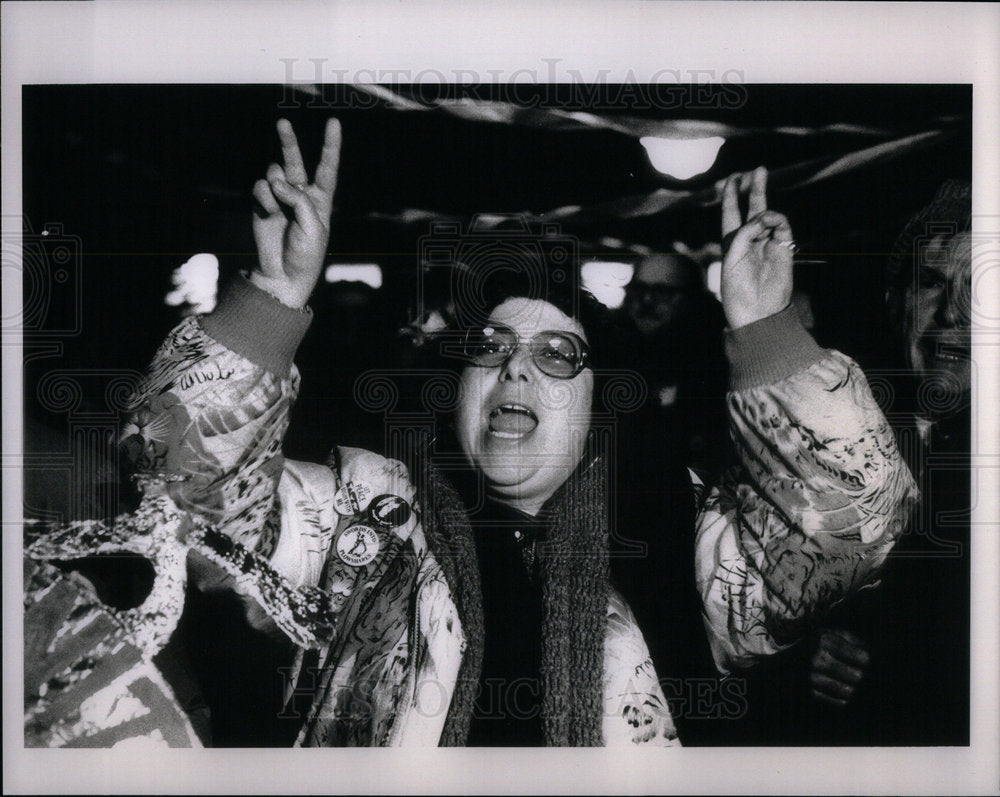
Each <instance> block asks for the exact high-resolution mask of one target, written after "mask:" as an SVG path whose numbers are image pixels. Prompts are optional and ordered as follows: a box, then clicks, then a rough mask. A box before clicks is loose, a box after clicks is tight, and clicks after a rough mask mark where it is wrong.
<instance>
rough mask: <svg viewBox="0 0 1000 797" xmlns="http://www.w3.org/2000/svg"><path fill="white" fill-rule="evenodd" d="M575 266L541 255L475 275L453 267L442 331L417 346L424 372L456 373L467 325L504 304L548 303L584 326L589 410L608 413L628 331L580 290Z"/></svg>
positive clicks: (442, 301)
mask: <svg viewBox="0 0 1000 797" xmlns="http://www.w3.org/2000/svg"><path fill="white" fill-rule="evenodd" d="M579 274H580V272H579V267H578V264H577V263H576V262H565V261H563V262H559V263H553V262H552V259H551V258H549V257H547V256H546V255H544V254H541V255H539V254H538V253H534V252H526V253H524V254H523V256H522V255H521V253H519V254H518V257H517V258H516V259H511V260H510V261H508V262H505V263H500V264H496V265H494V267H493V268H490V269H483V270H480V271H478V272H476V271H473V270H472V269H470V268H468V267H466V266H464V265H461V264H456V265H455V266H453V274H452V279H451V282H450V286H451V287H450V290H449V291H448V292H447V294H448V295H446V296H439V297H437V302H436V304H437V306H436V307H425V312H430V311H432V310H437V312H438V313H439V314H440V315H441V317H442V318H443V319H444V320H445V321H446V322H447V326H445V327H444V328H443V329H440V330H437V331H435V332H434V333H432V334H429V335H427V336H426V338H425V339H424V340H423V344H422V345H421V349H422V359H423V364H424V366H425V367H427V368H429V369H432V370H437V369H441V370H446V371H451V372H453V373H457V372H460V371H461V370H462V369H463V368H464V367H465V361H464V360H462V359H461V358H460V357H459V356H458V352H457V344H458V343H459V341H460V340H461V338H462V336H463V335H464V332H465V330H467V329H468V328H469V327H470V326H473V325H476V324H482V323H485V322H486V321H487V319H488V318H489V316H490V315H491V313H492V312H493V311H494V310H495V309H496V308H497V307H498V306H500V305H501V304H503V303H504V302H505V301H507V300H509V299H514V298H525V299H536V300H540V301H544V302H547V303H548V304H550V305H552V306H553V307H555V308H556V309H558V310H559V311H560V312H562V313H563V314H565V315H566V316H567V317H569V318H573V319H574V320H576V321H577V322H578V323H579V324H580V326H582V327H583V330H584V333H585V335H586V338H587V343H588V346H589V348H590V354H591V356H590V368H591V369H592V371H593V373H594V394H593V411H594V412H595V413H601V412H604V411H606V410H608V409H609V408H608V407H607V406H606V404H607V402H606V401H605V398H606V395H605V394H606V393H607V390H606V388H607V387H608V385H607V381H608V379H609V378H610V377H611V376H612V375H613V374H612V373H611V372H612V371H613V369H616V368H620V367H621V363H622V362H623V361H624V358H623V356H622V355H623V353H624V352H625V350H626V348H625V347H626V345H627V344H626V336H627V330H626V328H625V327H624V325H623V320H622V319H621V318H620V317H617V316H615V315H614V314H613V313H611V311H609V310H608V309H607V308H606V307H605V306H604V305H602V304H601V303H600V302H598V301H597V299H595V298H594V296H593V294H591V293H590V292H589V291H588V290H586V289H585V288H583V287H582V284H581V282H580V278H579Z"/></svg>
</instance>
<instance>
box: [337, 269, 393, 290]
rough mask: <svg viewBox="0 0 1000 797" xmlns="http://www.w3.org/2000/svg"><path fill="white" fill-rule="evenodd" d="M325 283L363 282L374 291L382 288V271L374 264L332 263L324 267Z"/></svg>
mask: <svg viewBox="0 0 1000 797" xmlns="http://www.w3.org/2000/svg"><path fill="white" fill-rule="evenodd" d="M325 279H326V281H327V282H363V283H365V285H368V286H369V287H371V288H374V289H375V290H378V289H379V288H381V287H382V269H381V268H380V267H379V266H378V265H376V264H375V263H351V264H342V263H334V264H333V265H330V266H327V267H326V274H325Z"/></svg>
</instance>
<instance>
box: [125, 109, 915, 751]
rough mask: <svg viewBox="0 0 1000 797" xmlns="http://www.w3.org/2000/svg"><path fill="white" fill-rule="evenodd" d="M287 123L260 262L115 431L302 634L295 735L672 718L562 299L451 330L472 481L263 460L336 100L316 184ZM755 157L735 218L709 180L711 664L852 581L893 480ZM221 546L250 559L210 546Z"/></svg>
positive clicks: (660, 736) (349, 455) (526, 298)
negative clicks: (745, 201)
mask: <svg viewBox="0 0 1000 797" xmlns="http://www.w3.org/2000/svg"><path fill="white" fill-rule="evenodd" d="M278 134H279V137H280V139H281V144H282V152H283V159H284V165H283V166H278V165H276V164H272V165H271V166H270V167H269V169H268V171H267V175H266V179H262V180H259V181H258V182H257V183H256V185H255V186H254V192H253V193H254V197H255V199H256V200H257V202H258V204H259V208H258V212H257V214H256V215H255V217H254V221H253V224H254V234H255V239H256V242H257V246H258V254H259V268H258V269H256V270H254V271H253V272H252V273H251V274H250V275H249V277H248V278H245V279H243V278H241V279H239V280H237V281H235V282H234V283H232V284H231V285H230V286H229V287H228V289H227V290H226V291H225V292H224V294H223V296H222V297H221V299H220V302H219V305H218V307H217V309H216V310H215V312H214V313H212V314H211V315H208V316H204V317H201V318H191V319H188V320H186V321H185V322H183V323H182V324H181V325H180V326H179V327H178V328H177V329H175V330H174V331H173V332H172V333H171V335H170V336H169V337H168V339H167V341H166V342H165V343H164V345H163V346H162V347H161V349H160V351H159V352H158V353H157V355H156V358H155V359H154V362H153V365H152V366H151V369H150V372H149V374H148V375H147V378H146V380H145V382H144V383H143V385H142V387H141V388H140V391H139V393H138V394H137V396H136V397H135V399H134V402H133V407H134V410H135V411H134V413H133V416H132V421H131V424H130V425H128V426H127V427H126V431H125V433H124V434H123V443H124V446H125V449H126V451H127V452H129V454H130V455H131V458H132V459H133V461H134V463H135V465H136V467H137V469H138V470H139V471H140V473H143V474H145V478H147V479H150V480H151V481H152V482H154V483H159V484H160V485H161V486H160V487H159V488H158V490H159V491H160V492H165V493H166V494H167V495H169V498H170V500H172V502H173V503H174V504H175V505H176V507H179V509H180V511H181V513H182V514H184V513H186V515H187V516H188V517H190V518H192V519H194V521H193V522H194V524H195V526H196V527H197V528H198V529H201V527H202V526H204V525H205V524H209V525H211V526H212V527H213V528H212V530H213V533H217V532H221V535H224V539H225V540H227V542H226V543H225V544H216V545H215V547H214V549H211V550H209V549H207V548H205V547H204V546H202V547H201V548H197V546H196V548H197V550H194V551H192V552H191V553H190V554H189V567H190V570H191V572H192V574H193V578H194V579H195V580H196V582H197V583H199V584H200V585H201V586H202V587H203V588H211V587H213V586H214V587H215V588H224V589H229V588H232V589H235V590H236V592H237V593H241V594H243V595H245V596H249V597H245V598H244V600H245V602H246V606H247V614H248V618H249V619H250V621H251V623H253V624H256V625H258V626H260V627H262V628H263V627H267V626H271V625H273V622H272V621H275V622H277V624H278V625H279V626H280V627H281V628H282V629H283V630H284V631H285V632H286V633H292V635H293V637H294V638H295V639H296V640H297V641H298V643H299V645H300V649H299V655H298V659H297V665H296V671H295V674H294V675H293V677H292V678H291V679H290V680H289V691H288V694H289V699H290V700H291V701H292V703H293V704H295V700H296V699H297V698H302V697H304V698H305V702H306V703H307V704H308V706H309V708H308V711H307V714H306V716H305V719H304V722H303V725H302V728H301V731H300V733H299V736H298V743H299V744H304V745H401V744H424V745H439V744H440V745H462V744H548V745H600V744H615V743H654V744H662V745H670V744H674V743H676V731H675V726H674V722H673V720H672V718H671V715H670V711H669V709H668V707H667V703H666V701H665V699H664V694H663V691H662V689H661V687H660V684H659V683H658V681H657V674H656V673H655V672H654V668H653V666H652V663H651V661H650V659H649V654H648V649H647V645H646V643H645V641H644V638H643V634H642V632H641V631H640V630H639V628H638V627H637V625H636V623H635V621H634V619H633V615H632V612H631V611H630V609H629V607H628V606H627V604H626V603H625V601H624V600H623V599H622V598H621V597H620V595H619V593H618V592H617V591H616V590H615V589H613V588H612V587H611V586H610V584H609V576H608V537H609V527H610V525H611V524H610V521H609V504H610V503H611V500H610V499H612V498H614V497H618V498H620V499H621V498H623V497H625V496H627V488H628V485H616V484H615V483H614V482H613V481H612V477H611V475H610V474H612V473H613V470H611V469H610V466H611V465H612V464H613V463H610V462H609V458H608V457H607V456H606V455H603V454H602V451H601V447H600V445H598V444H597V443H596V442H595V435H593V434H591V433H590V432H591V417H592V407H593V403H594V401H595V393H594V380H595V375H599V366H597V365H595V364H594V363H593V362H592V360H591V354H590V349H591V348H592V347H593V346H594V344H595V343H596V341H593V340H591V339H590V338H589V337H588V335H589V334H590V333H591V332H592V330H589V329H588V328H587V327H586V326H585V325H584V324H583V323H581V321H580V318H579V317H575V315H578V314H574V313H573V312H571V309H572V308H570V307H569V306H564V307H563V308H560V306H558V303H554V301H550V300H548V299H547V298H545V297H541V296H539V295H537V294H535V295H533V294H531V293H524V292H522V293H521V294H520V295H518V293H517V292H513V293H510V292H508V295H504V296H502V297H500V298H498V299H497V300H496V301H495V302H494V303H492V304H491V306H490V307H489V308H487V309H488V314H487V315H486V317H485V318H481V319H477V323H473V324H471V325H470V326H469V328H468V329H466V330H464V331H463V333H464V334H463V335H462V336H461V338H460V345H459V346H458V350H457V351H458V354H459V355H460V356H462V357H463V358H464V366H463V368H462V371H461V377H460V387H461V390H460V393H459V395H460V398H459V402H458V408H457V412H456V414H455V438H456V441H457V445H458V447H459V449H460V451H461V454H462V457H463V459H464V463H465V464H466V465H467V466H469V467H467V468H465V469H464V471H465V473H466V474H471V475H472V476H474V478H473V479H464V478H463V477H462V476H458V477H457V478H456V477H455V476H454V474H453V473H452V474H447V473H444V472H442V471H443V468H444V465H445V464H446V463H447V461H448V460H434V461H432V460H433V459H434V458H433V457H424V458H422V459H419V460H416V461H415V462H414V463H410V464H411V470H410V471H408V470H407V468H406V467H405V466H404V465H403V464H402V463H401V462H397V461H394V460H387V459H385V458H383V457H381V456H378V455H375V454H373V453H370V452H366V451H361V450H357V449H346V448H338V449H336V450H335V451H334V453H333V454H332V455H331V458H330V460H329V462H328V463H327V464H326V465H311V464H305V463H298V462H292V461H284V460H283V459H282V457H281V453H280V452H281V439H282V435H283V433H284V430H285V428H286V425H287V415H288V408H289V406H290V404H291V402H292V400H293V399H294V396H295V392H296V388H297V385H298V373H297V371H296V370H295V368H294V366H293V365H292V362H291V361H292V356H293V354H294V352H295V349H296V346H297V345H298V342H299V340H300V339H301V337H302V335H303V334H304V332H305V330H306V328H307V327H308V325H309V321H310V311H309V310H308V309H307V308H306V303H307V301H308V299H309V296H310V294H311V292H312V290H313V288H314V286H315V284H316V281H317V279H318V276H319V274H320V271H321V268H322V265H323V259H324V255H325V251H326V244H327V240H328V235H329V218H330V212H331V207H332V200H333V193H334V189H335V186H336V176H337V166H338V157H339V144H340V128H339V125H338V124H337V122H336V121H333V120H331V121H330V122H329V123H328V125H327V130H326V138H325V143H324V147H323V153H322V156H321V159H320V163H319V166H318V168H317V171H316V174H315V178H314V180H313V182H311V183H310V182H309V181H308V176H307V173H306V171H305V168H304V165H303V162H302V158H301V155H300V153H299V149H298V146H297V143H296V140H295V136H294V133H293V131H292V129H291V126H290V125H289V124H288V122H286V121H284V120H282V121H280V122H279V123H278ZM765 179H766V175H765V173H764V172H763V171H762V170H758V172H756V173H755V174H754V176H753V180H752V186H751V190H750V198H749V213H748V216H749V220H748V221H746V222H745V223H744V221H743V218H742V215H741V212H740V208H739V201H738V186H737V181H736V180H734V179H730V181H729V182H728V183H727V185H726V188H725V192H724V201H723V232H724V233H725V234H726V235H727V237H731V242H730V245H729V251H728V254H727V256H726V260H725V264H724V268H723V286H722V290H723V302H724V309H725V313H726V317H727V321H728V322H729V325H730V327H731V332H730V333H729V340H728V344H727V345H728V350H729V356H730V360H731V365H732V369H733V387H734V391H735V392H733V393H732V394H731V395H730V400H729V403H730V410H731V413H732V417H733V425H734V430H735V433H736V436H737V443H738V447H739V448H740V450H741V453H742V455H743V458H744V461H745V464H746V465H747V468H748V474H747V479H748V481H747V483H745V484H739V485H736V484H732V485H728V486H725V487H723V488H720V489H718V490H715V491H713V493H712V494H711V496H710V498H709V500H708V501H707V502H706V504H705V508H704V509H703V510H702V512H701V514H700V516H699V519H698V531H697V534H698V539H697V562H686V563H681V565H682V566H683V569H685V570H687V571H688V572H690V570H691V569H695V571H696V575H697V579H698V587H697V588H698V590H700V593H701V597H702V600H703V602H704V605H703V611H704V615H705V622H706V627H707V629H708V633H709V639H710V643H711V647H712V652H713V654H714V656H715V660H716V663H717V665H718V666H719V667H720V669H722V670H723V671H728V670H729V669H731V668H733V667H738V666H746V665H748V664H751V663H753V661H755V660H756V659H757V658H759V657H761V656H766V655H768V654H770V653H773V652H774V651H776V650H779V649H781V648H782V647H785V646H787V645H788V644H791V643H792V642H793V641H794V639H795V638H796V636H797V635H798V634H799V633H800V632H801V629H802V628H803V627H804V625H805V624H807V623H809V622H810V621H811V620H812V618H813V617H814V616H815V615H816V614H817V613H819V612H822V611H823V610H824V609H825V608H827V607H828V606H829V605H830V604H831V603H833V602H836V601H838V600H840V599H842V598H843V597H844V596H846V595H847V594H849V593H850V592H851V591H853V590H855V589H856V588H858V587H859V586H862V585H863V584H865V583H866V582H867V581H869V580H870V579H871V577H872V575H873V574H874V572H875V570H876V569H877V567H878V566H879V564H880V563H881V561H882V559H883V558H884V556H885V554H886V552H887V551H888V549H889V548H890V547H891V545H892V541H893V539H894V535H895V534H896V533H898V529H899V525H900V519H901V517H902V513H903V512H904V509H905V504H906V503H907V500H908V499H909V498H910V497H911V492H912V483H911V481H910V479H909V475H908V474H907V472H906V470H905V467H904V466H903V465H902V463H901V462H900V459H899V455H898V452H897V451H896V449H895V445H894V442H893V440H892V437H891V433H890V432H889V430H888V427H887V426H886V425H885V423H884V419H883V418H882V417H881V415H880V414H879V412H878V410H877V408H876V406H875V404H874V402H873V401H872V399H871V396H870V394H869V392H868V390H867V386H866V385H865V383H864V379H863V377H862V376H861V374H860V372H859V371H858V369H857V367H856V366H855V365H854V364H853V363H851V362H850V361H849V360H847V358H845V357H843V356H842V355H839V354H837V353H833V352H823V351H822V350H820V349H819V348H818V347H817V346H816V344H815V343H814V342H813V341H812V339H811V338H809V336H808V334H807V333H806V332H805V331H804V330H803V329H802V328H801V326H800V325H798V324H797V322H796V320H795V317H794V315H793V312H792V311H791V310H789V309H788V304H789V299H790V295H791V263H792V251H791V250H792V239H791V230H790V228H789V226H788V224H787V222H786V220H785V219H784V217H783V216H781V215H780V214H778V213H775V212H773V211H770V210H768V209H767V208H766V201H765V198H764V183H765ZM595 369H596V370H595ZM439 465H440V466H442V467H441V468H439V467H437V466H439ZM413 468H417V470H416V472H414V471H413V470H412V469H413ZM459 470H462V469H461V468H459ZM456 485H457V487H456ZM470 485H471V486H470ZM476 485H481V486H482V491H481V492H480V491H479V490H477V489H476ZM619 487H620V488H621V489H617V488H619ZM478 497H484V498H485V499H487V500H485V501H484V502H483V503H482V505H481V506H479V505H477V501H478ZM470 519H471V522H470ZM199 524H200V525H199ZM679 525H681V524H679ZM200 533H201V532H200V531H199V534H200ZM674 533H680V534H686V535H687V536H688V537H690V536H691V535H692V534H693V533H694V529H691V528H690V526H687V527H686V528H680V529H675V530H674ZM221 535H220V536H221ZM199 539H202V540H204V539H205V538H204V537H203V536H202V537H199ZM228 541H232V542H234V543H235V544H236V545H235V547H232V546H231V544H230V543H229V542H228ZM232 550H237V551H253V552H254V556H253V557H249V558H248V556H246V555H244V554H240V557H242V558H240V562H244V563H246V562H248V561H251V559H252V560H253V562H254V563H255V564H253V565H252V566H250V565H247V566H245V567H243V570H242V571H241V570H240V568H239V567H234V566H229V567H228V569H227V568H225V560H226V557H229V560H228V561H229V562H230V565H231V564H232V561H233V560H232ZM198 551H201V552H200V553H199V552H198ZM206 554H207V555H206ZM265 560H266V564H265V563H264V562H265ZM220 564H223V565H224V568H223V569H220V568H219V565H220ZM249 571H252V572H249ZM274 573H277V574H280V576H281V577H283V578H284V579H285V580H286V581H287V582H289V583H291V584H292V585H294V586H296V587H301V588H302V589H303V590H306V591H307V594H308V595H310V596H311V597H310V598H309V600H306V601H305V602H304V603H303V602H299V603H295V602H294V601H293V600H291V599H288V598H287V597H286V598H280V599H276V598H275V597H274V595H275V594H277V593H275V592H274V591H273V590H271V588H270V587H268V588H267V589H265V588H264V587H262V586H261V585H262V584H265V583H266V584H272V583H273V574H274ZM234 575H235V576H236V577H235V578H234ZM315 587H319V588H320V591H318V592H317V591H312V592H308V590H310V589H311V588H315ZM692 589H694V587H692ZM303 594H304V593H303ZM251 598H252V599H251ZM261 605H263V606H264V609H265V610H264V611H261V609H260V606H261ZM683 619H684V618H680V617H679V618H678V622H681V621H683ZM303 628H305V629H306V630H305V631H302V629H303ZM646 630H647V632H648V633H653V634H658V633H661V632H662V631H663V629H659V628H654V629H646ZM300 631H301V633H300ZM661 675H663V676H664V677H668V676H669V675H671V674H670V673H662V674H661ZM494 687H499V688H498V689H497V688H494Z"/></svg>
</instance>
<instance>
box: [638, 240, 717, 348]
mask: <svg viewBox="0 0 1000 797" xmlns="http://www.w3.org/2000/svg"><path fill="white" fill-rule="evenodd" d="M704 290H705V278H704V274H703V272H702V270H701V266H699V265H698V263H697V262H695V261H694V260H693V259H692V258H690V257H688V256H687V255H683V254H681V253H679V252H666V253H657V254H652V255H649V256H647V257H645V258H643V259H642V260H641V261H640V262H639V265H638V267H637V268H636V271H635V276H634V277H633V278H632V281H631V282H630V283H629V285H628V288H627V289H626V299H625V308H626V310H627V311H628V314H629V316H630V317H631V318H632V321H633V322H634V323H635V326H636V328H637V329H638V330H639V332H641V333H642V334H643V335H655V334H657V333H659V332H665V331H668V330H670V329H671V328H674V327H677V326H680V325H682V324H683V322H684V321H685V319H686V318H687V315H688V314H689V313H690V312H692V310H693V307H692V304H693V301H694V299H696V298H697V296H698V295H699V294H700V293H702V292H703V291H704Z"/></svg>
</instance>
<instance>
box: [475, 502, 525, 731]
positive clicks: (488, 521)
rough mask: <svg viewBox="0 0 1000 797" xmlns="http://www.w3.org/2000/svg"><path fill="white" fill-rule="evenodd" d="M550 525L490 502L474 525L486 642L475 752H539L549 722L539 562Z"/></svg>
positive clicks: (476, 714)
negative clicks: (540, 542) (544, 712)
mask: <svg viewBox="0 0 1000 797" xmlns="http://www.w3.org/2000/svg"><path fill="white" fill-rule="evenodd" d="M542 527H543V521H541V520H539V519H538V518H535V517H532V516H530V515H526V514H524V513H523V512H519V511H517V510H516V509H511V508H510V507H506V506H503V505H501V504H498V503H495V502H492V501H490V502H488V503H487V504H486V508H485V510H484V511H483V512H482V513H480V514H479V515H477V516H476V517H474V518H473V519H472V528H473V536H474V539H475V543H476V553H477V555H478V557H479V573H480V579H481V583H482V591H483V622H484V626H485V639H484V647H483V669H482V675H481V677H480V680H479V687H480V689H479V696H478V698H477V700H476V706H475V709H474V711H473V716H472V723H471V726H470V728H469V738H468V744H469V746H472V747H477V746H478V747H483V746H492V747H537V746H540V745H542V744H543V738H542V722H541V691H540V690H541V679H540V672H541V670H540V664H541V639H542V592H541V587H540V585H539V584H538V579H537V563H536V562H535V558H534V547H535V540H536V539H537V538H538V536H539V535H540V533H541V531H542Z"/></svg>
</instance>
